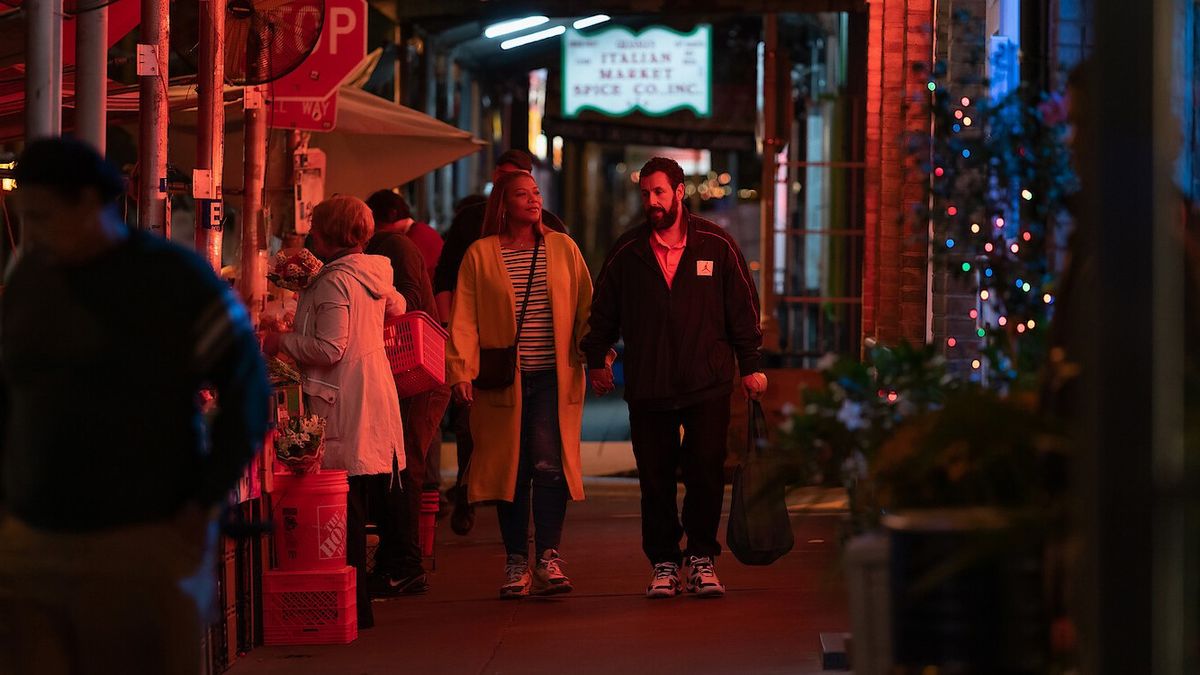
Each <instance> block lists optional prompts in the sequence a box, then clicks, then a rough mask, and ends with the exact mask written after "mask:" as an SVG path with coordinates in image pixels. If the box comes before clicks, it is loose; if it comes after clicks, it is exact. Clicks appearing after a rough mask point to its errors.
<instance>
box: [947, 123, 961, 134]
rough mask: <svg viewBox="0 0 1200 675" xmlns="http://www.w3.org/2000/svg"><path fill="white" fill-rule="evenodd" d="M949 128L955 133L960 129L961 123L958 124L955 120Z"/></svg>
mask: <svg viewBox="0 0 1200 675" xmlns="http://www.w3.org/2000/svg"><path fill="white" fill-rule="evenodd" d="M950 128H951V129H953V130H954V133H956V134H957V133H958V132H960V131H962V125H961V124H958V123H957V122H955V123H954V125H953V126H951V127H950Z"/></svg>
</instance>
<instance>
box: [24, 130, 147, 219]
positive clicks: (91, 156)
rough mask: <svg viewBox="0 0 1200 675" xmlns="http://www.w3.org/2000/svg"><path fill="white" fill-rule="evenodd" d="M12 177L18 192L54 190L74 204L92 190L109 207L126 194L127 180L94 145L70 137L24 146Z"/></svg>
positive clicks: (44, 140)
mask: <svg viewBox="0 0 1200 675" xmlns="http://www.w3.org/2000/svg"><path fill="white" fill-rule="evenodd" d="M13 174H14V175H13V177H14V178H16V179H17V187H18V188H20V186H22V185H26V186H38V187H46V188H51V189H53V190H55V191H56V192H58V193H59V194H61V195H63V196H64V197H67V198H69V199H72V200H77V199H79V197H80V194H81V192H82V191H83V189H84V188H89V187H90V188H94V189H95V190H96V191H97V192H98V193H100V199H101V200H102V201H104V202H106V203H107V202H112V201H113V200H115V199H116V198H117V197H119V196H120V195H121V194H123V193H124V192H125V178H124V176H122V175H121V172H120V171H119V170H117V167H115V166H113V165H112V164H110V163H109V162H108V161H107V160H105V159H104V157H102V156H101V155H100V153H98V152H96V150H95V148H93V147H92V146H91V145H88V144H87V143H84V142H83V141H80V140H78V139H74V138H69V137H63V138H43V139H41V140H37V141H34V142H32V143H30V144H29V145H27V146H25V151H24V152H22V153H21V156H20V157H19V158H18V159H17V166H16V170H15V171H14V172H13Z"/></svg>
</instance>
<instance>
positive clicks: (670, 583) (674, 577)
mask: <svg viewBox="0 0 1200 675" xmlns="http://www.w3.org/2000/svg"><path fill="white" fill-rule="evenodd" d="M680 590H682V584H681V583H680V582H679V565H676V564H675V563H673V562H663V563H658V564H657V565H655V566H654V576H652V577H650V586H649V587H647V588H646V597H647V598H650V599H652V600H657V599H659V598H673V597H675V596H677V595H679V592H680Z"/></svg>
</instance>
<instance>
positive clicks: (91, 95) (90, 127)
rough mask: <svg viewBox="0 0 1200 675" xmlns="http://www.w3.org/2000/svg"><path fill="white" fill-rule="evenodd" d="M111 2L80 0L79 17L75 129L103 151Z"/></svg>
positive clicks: (76, 49) (76, 40)
mask: <svg viewBox="0 0 1200 675" xmlns="http://www.w3.org/2000/svg"><path fill="white" fill-rule="evenodd" d="M108 2H109V0H80V2H79V13H78V14H77V15H76V17H75V55H76V56H75V133H76V134H77V135H78V136H79V138H80V139H82V140H84V141H87V142H88V143H91V144H92V145H93V146H95V148H96V149H97V150H99V151H100V154H104V151H105V147H106V145H107V134H108Z"/></svg>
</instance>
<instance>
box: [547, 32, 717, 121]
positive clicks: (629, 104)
mask: <svg viewBox="0 0 1200 675" xmlns="http://www.w3.org/2000/svg"><path fill="white" fill-rule="evenodd" d="M562 45H563V69H562V78H563V83H562V92H563V116H564V117H576V116H578V115H579V113H580V112H583V111H584V110H595V111H597V112H601V113H604V114H606V115H612V116H621V115H628V114H629V113H631V112H634V111H635V110H638V111H641V112H643V113H645V114H647V115H654V116H660V115H666V114H667V113H670V112H674V111H676V110H684V109H687V110H691V111H692V112H693V113H695V114H696V116H697V117H709V116H711V115H712V26H709V25H707V24H702V25H699V26H696V28H695V29H694V30H693V31H692V32H691V33H686V34H685V33H679V32H676V31H674V30H671V29H670V28H663V27H661V26H654V27H651V28H647V29H645V30H643V31H642V32H640V33H633V32H631V31H630V30H629V29H627V28H620V27H614V28H609V29H607V30H603V31H599V32H595V33H589V34H586V35H585V34H583V33H580V32H578V31H575V30H568V31H567V32H566V35H564V36H563V41H562Z"/></svg>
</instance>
